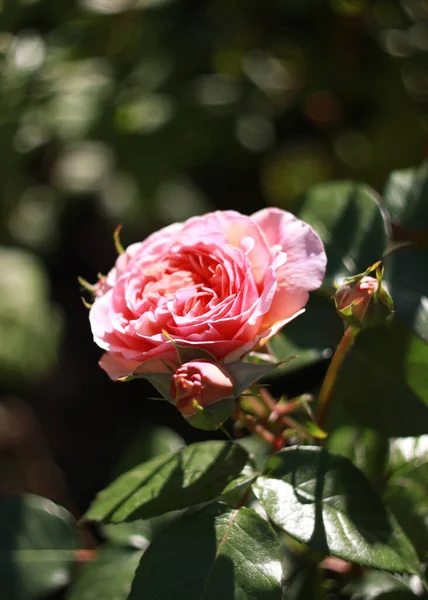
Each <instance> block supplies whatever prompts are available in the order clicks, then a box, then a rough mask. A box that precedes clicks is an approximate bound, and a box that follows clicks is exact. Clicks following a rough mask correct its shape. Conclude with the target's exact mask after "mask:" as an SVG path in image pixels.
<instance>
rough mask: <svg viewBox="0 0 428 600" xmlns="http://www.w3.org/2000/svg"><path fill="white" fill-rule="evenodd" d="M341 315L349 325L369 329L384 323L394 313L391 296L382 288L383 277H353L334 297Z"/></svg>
mask: <svg viewBox="0 0 428 600" xmlns="http://www.w3.org/2000/svg"><path fill="white" fill-rule="evenodd" d="M334 302H335V304H336V309H337V311H338V313H339V315H340V316H341V317H342V319H343V320H344V321H346V322H347V323H348V324H349V325H352V326H354V327H358V328H360V329H369V328H370V327H376V326H377V325H380V324H381V323H383V322H384V321H385V320H386V319H387V317H389V315H390V314H391V313H392V310H393V305H392V299H391V296H390V295H389V294H388V292H387V291H386V289H385V287H383V286H382V280H381V277H377V278H376V277H370V276H367V275H363V276H356V277H352V278H350V279H348V280H346V282H345V283H344V284H343V285H341V286H340V287H339V288H338V289H337V291H336V294H335V296H334Z"/></svg>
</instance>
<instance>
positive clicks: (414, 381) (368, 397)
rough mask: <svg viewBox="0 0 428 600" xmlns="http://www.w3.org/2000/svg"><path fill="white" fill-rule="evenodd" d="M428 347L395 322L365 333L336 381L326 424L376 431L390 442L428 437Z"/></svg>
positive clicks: (347, 358) (329, 427)
mask: <svg viewBox="0 0 428 600" xmlns="http://www.w3.org/2000/svg"><path fill="white" fill-rule="evenodd" d="M427 365H428V345H427V344H425V342H423V341H422V340H421V339H420V338H419V337H417V336H416V335H413V334H411V333H410V332H409V331H408V330H407V329H406V328H405V327H404V326H403V325H401V324H400V322H399V321H398V319H397V318H396V317H395V318H394V319H392V320H391V321H390V322H389V323H388V324H387V325H385V326H382V327H376V328H374V329H371V330H368V331H363V332H361V333H360V334H359V335H358V336H357V339H356V341H355V343H354V345H353V347H352V348H351V350H350V352H349V353H348V355H347V357H346V358H345V361H344V364H343V366H342V369H341V371H340V373H339V376H338V378H337V380H336V384H335V387H334V390H333V395H332V404H331V409H330V414H329V420H328V423H327V430H329V431H331V430H332V429H335V428H337V427H339V426H342V425H345V424H353V425H359V426H360V427H367V428H370V429H375V430H376V431H378V432H380V433H382V434H384V435H386V436H407V435H420V434H423V433H425V432H426V431H428V369H427Z"/></svg>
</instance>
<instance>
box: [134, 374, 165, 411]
mask: <svg viewBox="0 0 428 600" xmlns="http://www.w3.org/2000/svg"><path fill="white" fill-rule="evenodd" d="M171 377H172V375H171V373H144V375H135V376H134V375H131V377H127V378H126V381H129V380H131V379H147V381H150V383H151V384H152V386H153V387H154V388H156V389H157V391H158V392H159V394H160V395H161V396H162V398H165V400H168V402H171V404H174V401H173V399H172V398H171Z"/></svg>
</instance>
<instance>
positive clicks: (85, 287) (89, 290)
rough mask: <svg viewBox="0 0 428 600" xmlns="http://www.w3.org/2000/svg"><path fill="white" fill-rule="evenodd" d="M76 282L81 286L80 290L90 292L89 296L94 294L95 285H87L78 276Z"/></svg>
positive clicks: (87, 282) (84, 280) (87, 283)
mask: <svg viewBox="0 0 428 600" xmlns="http://www.w3.org/2000/svg"><path fill="white" fill-rule="evenodd" d="M77 281H78V282H79V284H80V285H81V286H82V288H84V289H85V290H88V292H91V294H95V285H93V284H92V283H89V281H86V279H83V277H80V275H79V277H78V278H77Z"/></svg>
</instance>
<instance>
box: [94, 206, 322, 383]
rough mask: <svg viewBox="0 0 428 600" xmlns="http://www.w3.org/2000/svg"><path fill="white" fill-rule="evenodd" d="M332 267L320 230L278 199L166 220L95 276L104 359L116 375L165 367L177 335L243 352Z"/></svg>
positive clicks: (232, 355)
mask: <svg viewBox="0 0 428 600" xmlns="http://www.w3.org/2000/svg"><path fill="white" fill-rule="evenodd" d="M325 266H326V256H325V253H324V249H323V245H322V242H321V240H320V239H319V237H318V235H317V234H316V233H315V232H314V231H313V229H312V228H311V227H310V226H309V225H308V224H306V223H304V222H302V221H300V220H299V219H297V218H296V217H294V216H293V215H292V214H290V213H287V212H285V211H282V210H279V209H276V208H267V209H263V210H261V211H259V212H257V213H255V214H254V215H252V216H251V217H248V216H244V215H241V214H239V213H237V212H234V211H225V212H221V211H217V212H213V213H210V214H207V215H205V216H202V217H193V218H191V219H189V220H188V221H186V222H184V223H178V224H173V225H170V226H168V227H165V228H164V229H161V230H160V231H158V232H157V233H154V234H152V235H150V236H149V237H148V238H147V239H146V240H145V241H143V242H138V243H135V244H132V245H131V246H129V247H128V248H127V249H126V251H125V252H124V253H123V254H121V255H120V256H119V257H118V259H117V261H116V265H115V266H114V268H113V269H112V270H111V271H110V273H109V274H108V275H107V277H105V278H103V279H101V280H100V281H99V283H98V284H97V285H96V289H95V300H94V303H93V305H92V307H91V310H90V322H91V328H92V332H93V335H94V340H95V342H96V343H97V344H98V345H99V346H100V347H101V348H103V349H104V350H106V353H105V354H104V355H103V357H102V359H101V362H100V364H101V366H102V367H103V368H104V369H105V371H106V372H107V373H108V374H109V376H110V377H111V378H113V379H118V378H121V377H126V376H129V375H132V374H139V373H144V372H146V373H147V372H155V371H160V370H163V369H165V363H167V362H168V361H176V352H175V350H174V347H173V343H172V341H171V339H172V340H174V341H176V342H178V343H182V344H186V345H192V346H196V347H198V348H202V349H204V350H207V351H209V352H210V353H211V354H212V355H213V356H214V357H215V358H216V359H217V360H222V361H224V362H225V363H227V362H231V361H235V360H239V359H240V358H241V357H242V356H243V355H244V354H245V353H247V352H249V351H250V350H252V349H254V348H257V347H260V346H262V345H263V344H264V343H265V342H266V341H267V340H268V339H269V338H271V337H272V336H273V335H274V334H275V333H276V332H277V331H278V330H279V329H280V328H281V327H282V326H283V325H284V324H286V323H287V322H288V321H290V320H291V319H294V318H295V317H296V316H297V315H298V314H300V313H301V312H302V309H303V308H304V306H305V304H306V302H307V300H308V291H311V290H314V289H316V288H318V287H319V286H320V285H321V282H322V279H323V276H324V272H325ZM164 332H166V333H167V334H168V335H165V333H164Z"/></svg>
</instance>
